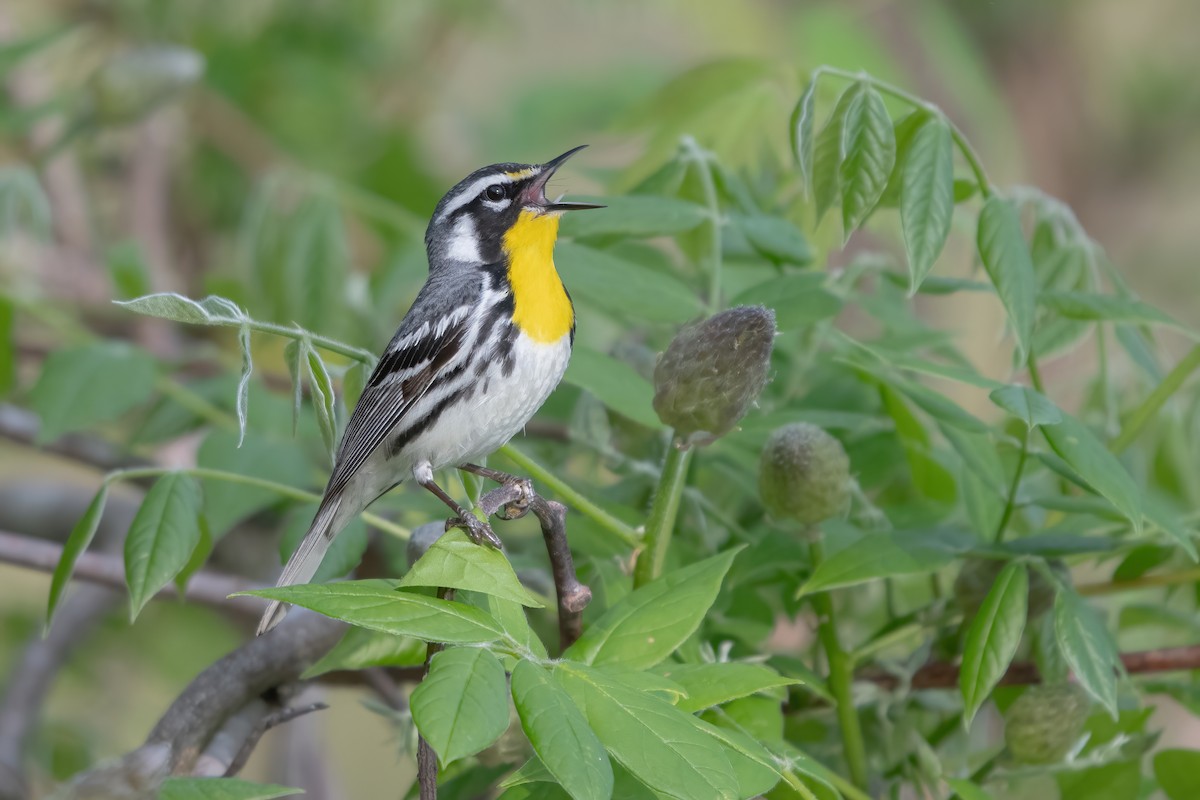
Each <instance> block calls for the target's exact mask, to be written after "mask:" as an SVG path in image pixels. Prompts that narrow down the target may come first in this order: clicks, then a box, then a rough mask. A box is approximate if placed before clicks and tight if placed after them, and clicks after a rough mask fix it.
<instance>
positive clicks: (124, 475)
mask: <svg viewBox="0 0 1200 800" xmlns="http://www.w3.org/2000/svg"><path fill="white" fill-rule="evenodd" d="M169 472H182V473H184V474H185V475H191V476H192V477H194V478H201V479H208V480H214V481H224V482H225V483H239V484H241V485H243V486H255V487H257V488H259V489H266V490H267V491H269V492H274V493H275V494H277V495H280V496H282V497H287V498H289V499H291V500H298V501H300V502H303V503H319V502H320V501H321V495H319V494H317V493H316V492H310V491H307V490H305V489H297V488H296V487H295V486H288V485H287V484H286V483H276V482H275V481H269V480H267V479H266V478H256V477H254V476H253V475H241V474H239V473H237V472H227V471H225V470H223V469H209V468H208V467H187V468H184V469H174V468H171V467H135V468H132V469H118V470H114V471H112V472H110V473H108V474H107V475H106V476H105V477H104V482H105V483H115V482H117V481H131V480H137V479H138V478H156V477H158V476H160V475H165V474H167V473H169ZM362 518H363V521H365V522H367V523H368V524H370V525H371V526H372V527H375V528H377V529H379V530H381V531H383V532H384V533H388V534H391V535H392V536H395V537H397V538H399V539H408V537H409V536H410V535H411V531H409V530H408V529H407V528H405V527H403V526H401V525H397V524H396V523H394V522H392V521H391V520H386V519H384V518H383V517H380V516H378V515H376V514H371V513H367V512H364V513H363V514H362Z"/></svg>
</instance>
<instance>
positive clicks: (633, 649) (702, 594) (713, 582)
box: [563, 548, 741, 669]
mask: <svg viewBox="0 0 1200 800" xmlns="http://www.w3.org/2000/svg"><path fill="white" fill-rule="evenodd" d="M740 549H741V548H737V549H733V550H726V551H725V552H723V553H718V554H717V555H715V556H712V557H711V558H706V559H704V560H703V561H699V562H696V563H695V564H689V565H688V566H686V567H682V568H680V569H677V570H674V571H672V572H668V573H667V574H666V575H663V576H662V577H660V578H657V579H655V580H653V581H651V582H650V583H648V584H646V585H645V586H643V587H641V588H640V589H636V590H635V591H633V592H630V593H629V594H627V595H625V597H623V598H621V599H620V600H619V601H617V603H616V604H615V605H613V606H612V607H611V608H609V609H608V611H606V612H605V613H604V615H603V616H602V617H600V619H598V620H596V621H595V622H594V623H592V625H591V626H590V627H589V628H588V629H587V630H586V631H585V632H584V634H583V636H581V637H580V638H579V640H578V641H576V642H575V644H573V645H571V646H570V647H569V648H567V651H566V652H565V653H563V657H564V658H573V659H576V660H579V661H583V662H585V663H587V664H618V665H620V666H622V667H625V668H628V669H646V668H648V667H652V666H654V665H655V664H657V663H658V662H660V661H662V660H663V659H664V658H666V657H667V656H669V655H670V654H671V653H673V652H674V651H675V648H677V647H679V645H681V644H683V642H684V640H686V639H687V638H688V637H689V636H691V635H692V633H694V632H695V630H696V628H698V627H699V626H700V622H701V621H702V620H703V619H704V615H705V614H706V613H708V608H709V606H711V605H712V604H713V601H714V600H716V598H717V593H718V592H719V591H720V589H721V581H722V580H723V579H724V577H725V573H726V572H728V571H729V566H730V564H732V563H733V559H734V557H735V556H736V555H737V554H738V552H739V551H740Z"/></svg>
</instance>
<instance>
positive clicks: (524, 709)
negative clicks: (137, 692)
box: [512, 661, 613, 800]
mask: <svg viewBox="0 0 1200 800" xmlns="http://www.w3.org/2000/svg"><path fill="white" fill-rule="evenodd" d="M512 696H513V703H514V704H515V705H516V707H517V714H518V715H519V716H520V718H521V727H522V728H523V729H524V730H525V735H526V736H527V737H528V738H529V742H530V743H531V744H532V745H533V749H534V752H536V753H537V754H538V758H539V759H541V763H542V764H543V765H544V766H545V767H546V769H547V770H548V771H549V772H550V774H551V775H553V776H554V779H555V780H557V781H558V782H559V783H560V784H562V786H563V788H564V789H566V790H567V793H568V794H570V795H571V797H572V798H574V800H608V798H610V797H612V790H613V773H612V765H611V764H609V761H608V755H607V754H606V753H605V752H604V745H602V744H600V740H599V739H597V738H596V734H595V733H593V732H592V729H591V728H590V727H588V723H587V720H586V719H584V716H583V713H582V712H581V711H580V710H579V707H578V706H576V705H575V703H574V702H573V701H572V700H571V698H570V697H569V696H568V695H567V693H566V692H565V691H563V689H562V687H561V686H559V684H558V682H557V681H555V680H553V679H552V678H551V677H550V675H549V674H548V673H547V672H546V671H545V670H544V669H543V668H542V667H540V666H538V665H537V664H534V663H533V662H530V661H520V662H518V663H517V666H516V667H514V668H513V671H512Z"/></svg>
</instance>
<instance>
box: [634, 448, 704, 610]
mask: <svg viewBox="0 0 1200 800" xmlns="http://www.w3.org/2000/svg"><path fill="white" fill-rule="evenodd" d="M691 462H692V450H691V449H690V448H689V449H687V450H681V449H679V448H678V447H675V442H674V439H673V437H672V443H671V446H670V448H669V449H668V450H667V457H666V460H665V461H664V462H663V468H662V474H661V475H660V476H659V478H658V488H657V490H656V491H655V492H654V503H653V505H651V506H650V518H649V520H647V522H646V538H645V545H646V546H645V548H644V549H643V550H642V553H641V555H639V556H638V560H637V566H636V567H634V570H633V588H635V589H636V588H638V587H639V586H645V585H646V584H647V583H649V582H650V581H652V580H654V579H655V578H657V577H658V576H659V575H661V574H662V569H663V564H664V563H666V560H667V550H669V549H670V547H671V534H672V533H673V532H674V531H675V518H676V517H677V516H678V514H679V498H681V497H682V496H683V487H684V485H685V484H686V482H687V471H688V465H689V464H690V463H691Z"/></svg>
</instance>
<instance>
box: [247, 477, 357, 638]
mask: <svg viewBox="0 0 1200 800" xmlns="http://www.w3.org/2000/svg"><path fill="white" fill-rule="evenodd" d="M341 505H342V498H341V494H340V493H339V494H337V495H336V496H333V497H328V498H326V500H325V502H324V503H322V504H321V507H320V508H319V509H317V515H316V516H315V517H313V521H312V525H310V526H309V528H308V533H306V534H304V539H303V540H302V541H301V542H300V546H299V547H297V548H296V552H294V553H292V557H291V558H289V559H288V562H287V564H286V565H284V568H283V572H282V573H281V574H280V576H279V581H278V582H277V583H276V584H275V585H276V586H291V585H292V584H296V583H308V582H309V581H310V580H312V577H313V575H316V574H317V568H318V567H320V566H321V560H322V559H323V558H324V557H325V551H327V550H328V549H329V545H330V543H331V542H333V537H334V536H336V535H337V534H338V532H339V530H340V528H341V525H340V524H338V523H339V518H338V509H340V508H341ZM288 608H289V606H288V605H287V604H286V603H283V602H281V601H279V600H272V601H271V603H270V605H268V606H267V610H266V612H265V613H264V614H263V617H262V619H261V620H260V621H259V623H258V632H257V634H256V635H257V636H262V635H263V634H264V633H266V632H267V631H269V630H271V628H274V627H275V626H276V625H278V624H279V623H280V621H281V620H282V619H283V617H284V615H285V614H287V612H288Z"/></svg>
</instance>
